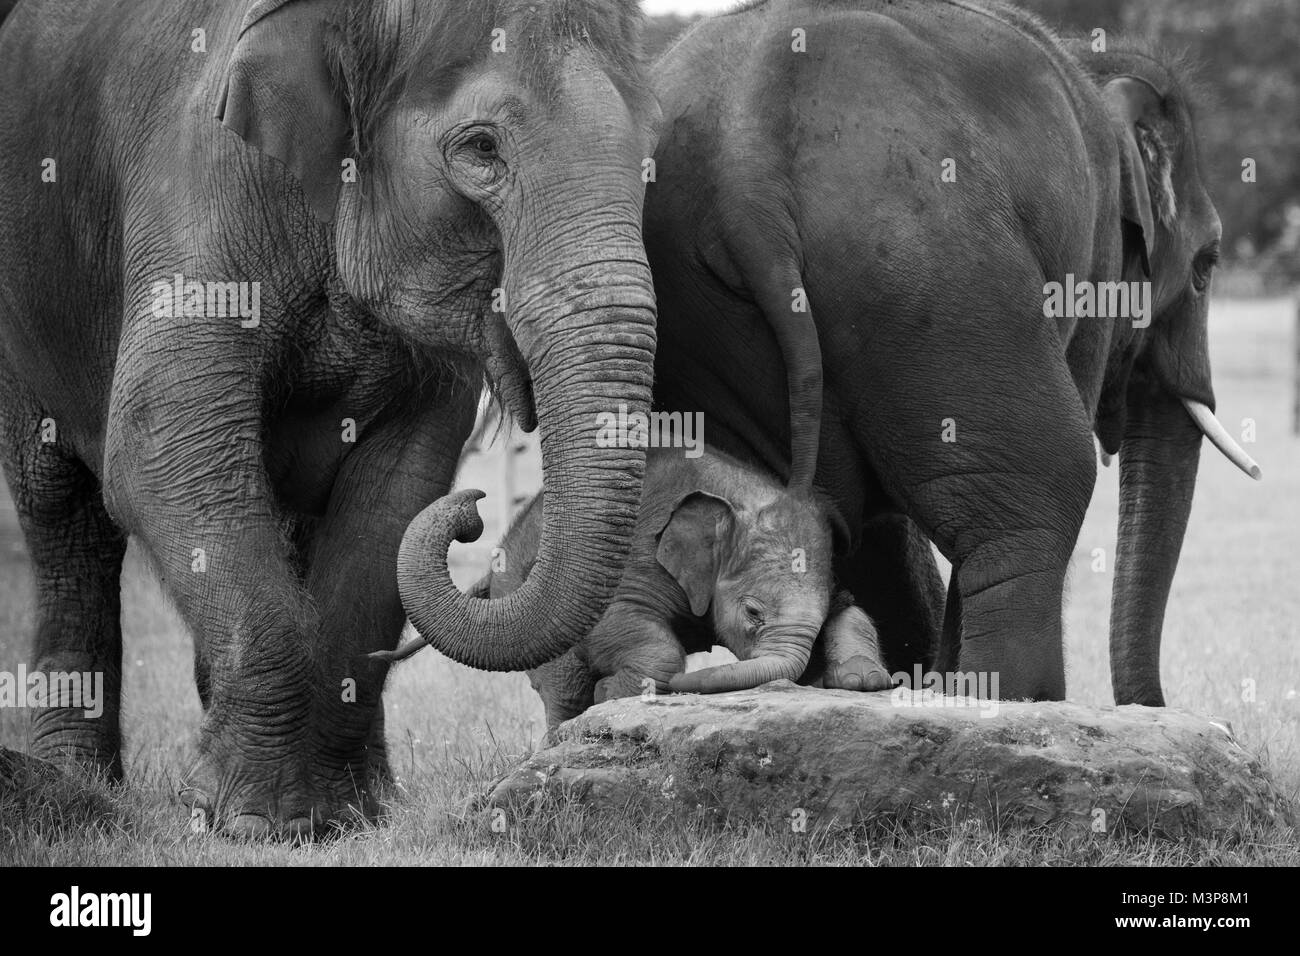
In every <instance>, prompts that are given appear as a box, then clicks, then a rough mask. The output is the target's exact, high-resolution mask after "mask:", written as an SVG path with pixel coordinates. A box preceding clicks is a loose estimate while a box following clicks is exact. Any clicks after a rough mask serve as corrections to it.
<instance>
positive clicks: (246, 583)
mask: <svg viewBox="0 0 1300 956" xmlns="http://www.w3.org/2000/svg"><path fill="white" fill-rule="evenodd" d="M128 261H130V257H129V256H128ZM171 261H172V262H175V263H176V264H175V265H173V266H172V268H171V269H166V268H162V269H159V267H158V264H157V263H152V264H151V265H150V266H149V267H147V268H145V267H141V269H142V275H141V277H139V278H135V279H129V280H128V282H127V288H128V289H135V290H140V293H141V295H142V296H143V297H144V298H145V301H144V302H143V303H136V304H134V305H133V306H132V307H131V309H129V310H128V313H127V315H126V316H125V317H124V320H123V327H122V329H123V330H122V336H121V342H120V343H119V354H118V362H117V372H116V379H115V384H114V388H113V393H112V399H111V402H110V406H109V411H108V421H107V428H106V436H105V450H104V472H103V483H104V498H105V504H106V506H107V508H108V510H109V513H110V514H112V515H113V516H114V518H115V519H116V520H117V521H118V523H119V524H120V525H121V526H123V527H124V528H126V529H127V530H129V531H130V532H131V533H132V534H134V535H136V536H137V537H138V538H139V540H140V542H141V544H142V545H143V546H144V547H145V548H146V549H147V550H148V551H149V553H150V554H151V555H152V557H153V558H154V561H155V565H156V567H157V570H158V573H159V575H160V577H161V578H162V581H163V584H164V585H165V587H166V588H167V591H168V592H169V594H170V595H171V597H172V598H173V599H174V601H175V602H176V605H177V607H178V609H179V610H180V612H181V614H182V615H183V616H184V618H185V620H186V623H187V624H188V625H189V628H190V630H191V632H192V634H193V637H194V640H195V642H196V644H197V645H198V647H197V648H196V660H197V664H198V666H197V667H196V676H197V677H198V683H199V687H200V696H201V698H202V697H205V696H206V698H207V709H206V712H205V714H204V717H203V723H202V725H201V728H200V732H199V740H198V752H197V755H196V757H195V760H194V762H193V763H192V765H191V766H190V767H189V768H188V769H187V770H186V772H185V773H184V774H183V775H182V781H181V788H180V795H181V799H182V802H184V803H185V804H187V805H188V806H190V807H191V809H192V810H193V811H194V812H195V814H196V816H200V817H201V819H202V820H203V821H204V822H205V823H209V824H211V825H213V826H216V827H219V828H221V829H222V830H224V831H226V832H228V833H230V834H231V835H234V836H241V837H264V836H269V835H273V834H284V835H286V836H295V835H299V834H302V833H304V832H307V831H310V830H311V829H312V827H313V825H314V824H315V823H317V822H321V821H324V820H326V819H329V818H330V817H331V815H332V814H333V812H334V809H335V808H334V807H333V806H332V803H331V800H330V799H329V797H328V796H327V795H325V794H322V793H321V792H320V791H319V790H317V788H316V786H315V784H314V782H313V779H312V773H311V769H310V765H311V762H312V760H313V759H314V755H313V753H312V752H311V747H310V743H311V741H310V734H309V730H310V724H311V721H312V719H313V705H314V700H313V697H314V695H315V694H316V693H317V692H318V691H319V688H317V687H315V686H314V684H313V676H314V675H313V666H314V663H313V662H314V658H315V656H316V653H317V650H318V647H319V642H318V634H319V627H320V622H319V619H318V616H317V614H316V611H315V608H314V607H313V605H312V602H311V601H310V600H309V599H308V596H307V595H306V593H305V591H304V589H303V586H302V581H301V579H300V577H299V574H298V570H297V566H296V564H295V558H294V555H293V553H292V546H291V545H290V544H289V543H288V542H287V541H286V534H285V531H286V528H285V522H284V517H283V512H282V508H281V506H280V505H279V503H278V502H277V498H276V495H275V494H274V492H273V490H272V488H271V486H270V480H269V478H268V476H267V473H266V468H265V464H264V463H265V455H264V451H265V449H264V445H263V438H264V436H265V417H264V414H263V402H264V397H265V395H264V386H265V383H264V382H262V381H261V380H260V379H259V377H258V376H257V375H253V374H250V369H255V368H258V367H260V365H261V364H264V363H261V362H260V359H259V356H260V352H259V349H261V348H262V347H263V343H264V341H265V330H258V329H252V330H249V329H244V328H241V326H240V324H239V323H238V322H230V321H228V320H222V321H220V322H216V323H212V322H208V323H203V324H200V323H198V322H196V321H194V320H181V321H168V320H160V319H158V318H156V317H155V316H154V315H153V314H152V310H151V305H150V303H149V301H148V290H149V289H150V285H151V279H150V277H151V276H152V275H153V274H154V273H155V270H158V272H159V273H160V274H169V273H173V272H174V273H179V272H185V271H188V270H186V269H185V268H184V267H183V266H182V265H181V263H184V262H185V261H186V260H185V259H184V257H177V258H176V259H174V260H171ZM283 308H284V306H283V304H281V303H277V302H276V301H274V297H273V295H272V294H271V291H270V289H269V288H268V294H267V295H266V296H264V299H263V319H264V321H266V322H269V323H273V322H275V321H278V320H279V317H280V316H281V315H282V312H283ZM336 686H337V685H336Z"/></svg>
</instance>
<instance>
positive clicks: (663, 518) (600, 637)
mask: <svg viewBox="0 0 1300 956" xmlns="http://www.w3.org/2000/svg"><path fill="white" fill-rule="evenodd" d="M543 502H544V495H538V496H537V497H536V498H534V499H533V500H532V501H531V502H530V503H529V504H528V506H527V507H526V508H525V509H524V510H523V511H522V512H521V514H520V515H519V517H518V518H517V519H516V520H515V522H514V523H513V524H512V526H511V528H510V530H509V532H508V533H507V534H506V536H505V537H504V539H503V540H502V542H501V546H500V551H499V555H498V557H497V558H496V561H498V562H500V564H499V565H497V564H495V563H494V570H493V572H492V573H491V574H489V575H488V576H487V577H486V578H484V579H483V580H482V581H481V582H480V583H479V585H478V587H477V589H476V590H477V592H478V593H480V594H484V595H489V596H491V597H493V598H497V597H499V596H501V595H505V594H510V593H513V592H515V591H517V590H518V589H519V588H521V587H523V586H524V584H525V583H526V582H527V580H528V578H529V576H530V575H531V574H533V573H535V568H536V558H537V546H538V540H539V537H540V533H541V528H542V522H541V514H542V508H543V507H544V504H543ZM831 555H832V532H831V524H830V521H829V518H828V515H827V513H826V510H825V508H824V506H823V504H822V503H821V502H820V501H819V500H818V499H817V497H816V496H815V495H813V494H811V493H808V492H806V491H802V492H801V491H795V490H791V489H789V488H786V487H783V486H782V485H781V484H779V483H778V482H777V481H776V479H775V478H774V477H772V476H770V475H768V474H765V473H763V472H761V471H759V470H758V469H755V468H753V467H750V466H746V465H744V464H742V463H741V462H739V461H737V460H736V459H734V458H732V457H730V456H728V455H725V454H722V453H719V452H710V453H709V454H707V455H705V456H703V457H701V458H687V457H685V456H684V455H683V454H682V452H681V451H680V450H677V449H670V448H654V449H651V450H649V451H648V453H647V457H646V476H645V484H644V498H643V502H642V506H641V510H640V512H639V514H638V516H637V519H636V526H635V529H634V531H633V546H632V553H631V557H630V558H629V560H628V563H627V567H626V568H625V570H624V573H623V578H622V580H621V582H620V583H619V586H618V589H617V590H616V591H615V595H614V599H613V601H612V602H611V603H610V605H609V607H608V608H607V609H606V611H605V613H604V614H603V615H602V616H601V618H600V620H599V621H598V622H597V623H596V625H595V627H593V628H592V629H591V630H590V631H589V632H588V633H586V634H585V635H583V636H582V637H581V639H580V640H579V641H578V642H577V643H576V644H575V646H574V647H573V648H572V649H571V650H569V651H568V652H566V654H565V655H563V656H562V657H561V658H560V659H559V660H557V661H554V662H549V663H547V664H544V665H543V666H542V667H540V668H536V669H534V670H533V671H531V672H530V678H531V679H532V681H533V684H534V686H535V687H536V688H537V689H538V692H539V693H540V694H541V696H542V700H543V703H544V704H545V706H546V712H547V721H548V723H549V724H550V726H552V727H554V726H556V725H557V724H558V723H560V722H561V721H562V720H567V719H568V718H569V717H572V716H575V715H576V714H578V713H581V712H582V711H583V710H585V709H586V708H587V707H588V706H590V705H591V704H592V703H593V702H594V703H599V702H601V701H603V700H609V699H612V698H618V697H631V696H636V695H640V694H645V693H652V694H662V693H668V692H670V691H677V692H694V693H720V692H724V691H731V690H742V689H747V688H751V687H757V686H758V685H760V684H764V683H767V682H769V681H773V680H782V679H784V680H791V681H794V680H799V679H801V678H802V677H804V676H805V674H806V673H807V671H808V668H809V661H810V657H811V655H812V652H813V648H814V643H815V642H816V641H817V640H818V638H819V636H823V638H824V641H825V643H826V644H827V645H828V646H827V647H826V648H825V649H824V650H823V651H822V654H821V655H820V657H821V662H820V668H819V670H818V673H817V675H816V681H817V683H818V684H819V685H824V684H827V683H829V684H831V685H833V686H853V687H856V688H857V689H860V690H881V689H884V688H886V687H888V686H889V675H888V674H887V673H886V672H885V669H884V665H883V663H882V662H881V661H880V655H879V649H878V647H877V646H876V632H875V629H874V627H873V625H872V623H871V620H870V618H869V617H867V615H866V614H865V613H863V612H862V611H861V610H860V609H858V608H852V607H848V606H844V604H843V603H842V602H837V606H835V607H834V612H835V613H834V614H832V613H831V612H832V590H833V575H832V565H831ZM828 618H829V620H828ZM714 645H723V646H725V647H727V648H728V649H729V650H730V651H731V652H732V653H733V654H735V656H736V657H737V658H738V660H737V661H736V662H733V663H728V664H722V665H719V666H716V667H711V668H706V669H702V670H696V671H690V672H686V671H685V666H686V655H687V654H690V653H695V652H698V651H707V650H710V649H711V648H712V647H713V646H714ZM423 646H424V645H423V643H421V642H413V643H411V644H410V645H408V646H407V647H405V648H401V649H399V650H397V651H395V652H392V653H382V652H381V653H380V654H379V655H377V656H380V657H382V658H383V659H384V660H389V661H393V660H402V659H405V658H406V657H409V656H410V655H412V654H414V653H416V652H417V651H419V650H420V649H422V648H423ZM809 679H810V680H812V679H813V676H812V675H809Z"/></svg>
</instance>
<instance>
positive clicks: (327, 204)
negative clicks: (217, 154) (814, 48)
mask: <svg viewBox="0 0 1300 956" xmlns="http://www.w3.org/2000/svg"><path fill="white" fill-rule="evenodd" d="M338 7H339V0H257V2H256V3H253V4H252V6H250V7H249V10H248V13H247V15H246V16H245V17H244V22H243V25H242V26H241V27H240V30H239V39H238V41H237V42H236V44H235V51H234V53H233V54H232V55H231V58H230V63H229V64H228V65H227V67H226V82H225V88H224V90H223V91H222V94H221V104H220V105H219V106H218V107H217V114H216V115H217V119H219V120H220V121H221V122H222V124H223V125H224V126H226V128H228V129H231V130H234V132H235V133H237V134H238V135H239V136H240V138H242V139H243V140H244V141H245V142H247V143H248V144H249V145H251V146H255V147H257V149H259V150H260V151H261V152H262V153H264V154H265V155H267V156H270V157H272V158H274V159H276V160H278V161H279V162H281V163H283V164H284V165H285V166H286V167H287V168H288V170H289V171H290V172H291V173H293V175H294V177H295V178H296V179H297V180H298V182H299V183H300V184H301V185H302V189H303V192H304V193H305V194H306V196H307V202H308V204H309V205H310V206H311V210H312V212H313V213H314V214H315V215H316V217H317V218H318V219H320V220H321V221H322V222H332V221H333V219H334V207H335V204H336V203H337V202H338V196H339V189H340V188H341V186H342V174H341V166H342V163H343V159H344V157H345V156H346V155H347V147H348V138H349V126H348V118H347V110H346V108H345V106H344V102H343V98H342V96H341V95H340V94H339V93H338V91H337V90H336V88H335V84H334V81H333V78H332V76H331V73H330V69H329V65H328V62H327V61H326V57H325V36H326V29H327V24H328V23H329V22H330V15H331V14H332V13H334V12H335V11H336V10H337V9H338Z"/></svg>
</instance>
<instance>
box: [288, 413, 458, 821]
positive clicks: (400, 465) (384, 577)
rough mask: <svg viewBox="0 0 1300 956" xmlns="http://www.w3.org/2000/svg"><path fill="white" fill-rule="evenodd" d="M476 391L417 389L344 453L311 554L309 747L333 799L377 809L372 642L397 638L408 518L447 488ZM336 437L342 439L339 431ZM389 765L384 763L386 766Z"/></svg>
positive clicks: (377, 713) (379, 668)
mask: <svg viewBox="0 0 1300 956" xmlns="http://www.w3.org/2000/svg"><path fill="white" fill-rule="evenodd" d="M474 399H475V396H474V395H473V393H472V392H471V391H470V390H468V389H460V390H457V391H456V392H455V394H453V395H452V396H450V397H449V398H447V399H446V400H445V401H441V402H425V403H422V402H420V401H419V400H418V396H416V395H412V396H411V397H410V403H411V405H412V406H413V407H415V408H417V409H420V411H418V412H417V413H413V414H409V415H402V416H399V417H397V418H395V419H392V420H389V421H388V422H386V423H385V424H383V425H380V426H378V427H376V428H374V429H372V430H370V431H368V432H363V433H362V435H361V438H360V441H359V443H358V444H357V447H356V448H355V449H354V450H353V451H352V452H350V453H349V455H348V457H347V458H346V459H344V461H343V463H342V465H341V467H340V469H339V473H338V476H337V478H336V479H335V482H334V491H333V493H332V494H331V497H330V500H329V505H328V508H327V511H326V515H325V517H324V518H323V519H321V520H320V521H319V522H318V523H317V524H316V527H315V528H314V530H313V532H312V534H311V537H310V539H309V541H308V542H307V543H306V547H307V553H306V554H305V555H304V563H305V567H306V586H307V591H308V593H309V594H310V596H311V600H312V604H313V605H314V607H315V608H316V609H317V613H318V615H319V622H318V624H317V636H316V644H317V647H318V648H319V651H318V652H317V653H316V654H315V655H313V659H312V665H313V670H314V674H313V678H312V686H313V687H315V688H319V691H320V692H319V693H317V694H316V695H315V696H314V698H313V719H312V721H311V728H312V733H311V752H312V753H313V754H316V755H317V758H318V759H316V760H315V761H314V762H313V770H314V772H315V783H316V786H317V788H318V789H319V790H321V791H323V792H325V793H329V794H332V795H333V796H334V802H335V803H336V805H351V806H355V807H357V808H358V809H360V810H361V811H362V812H363V813H369V812H371V811H372V810H373V801H372V798H371V794H370V792H369V790H368V787H367V785H366V783H365V781H366V780H367V779H368V778H369V777H370V776H371V774H372V772H373V771H374V770H375V766H374V763H375V760H376V759H379V760H381V761H382V759H383V758H382V752H381V753H380V754H376V753H375V752H374V751H373V750H372V749H371V746H370V745H371V742H372V741H373V740H374V734H375V733H376V727H375V723H376V720H380V721H381V727H380V728H379V731H378V732H380V733H382V708H383V704H382V700H381V695H382V692H383V683H384V678H385V677H386V675H387V673H388V665H386V664H382V663H380V662H377V661H371V660H369V659H368V658H367V656H366V655H368V654H369V653H371V652H372V651H378V650H392V649H393V648H394V647H396V646H397V643H398V641H399V639H400V638H401V634H402V627H403V625H404V624H405V621H406V613H405V611H404V610H403V608H402V602H401V598H400V596H399V595H398V592H397V554H398V551H399V549H400V547H401V542H402V535H403V533H404V532H405V531H406V527H407V525H409V524H410V523H411V520H412V519H413V518H414V517H415V516H416V515H417V514H419V513H420V511H421V510H422V509H423V508H424V507H425V506H426V505H428V504H429V502H431V501H434V500H436V499H437V498H440V497H441V496H443V495H445V494H446V493H447V490H448V489H449V488H450V486H451V482H452V478H453V477H454V472H455V468H456V464H457V462H458V457H459V453H460V449H461V446H462V445H464V443H465V440H466V439H467V438H468V436H469V433H470V431H471V430H472V429H473V425H474V410H475V400H474ZM334 440H337V438H336V436H335V438H334ZM384 772H385V773H386V772H387V771H386V770H385V771H384Z"/></svg>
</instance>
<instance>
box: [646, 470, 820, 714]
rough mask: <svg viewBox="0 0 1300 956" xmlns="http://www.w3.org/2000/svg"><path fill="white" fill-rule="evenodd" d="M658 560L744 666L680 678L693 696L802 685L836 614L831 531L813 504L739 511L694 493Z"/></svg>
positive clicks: (680, 509) (767, 503)
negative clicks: (794, 682)
mask: <svg viewBox="0 0 1300 956" xmlns="http://www.w3.org/2000/svg"><path fill="white" fill-rule="evenodd" d="M655 554H656V557H657V559H658V561H659V563H660V564H661V565H662V566H663V567H664V568H665V569H666V570H667V571H668V573H669V574H671V575H672V576H673V578H674V579H675V580H676V581H677V583H678V584H679V585H681V588H682V591H683V592H684V593H685V594H686V598H687V600H688V601H689V602H690V608H691V612H692V613H693V614H695V615H697V616H700V617H703V616H704V615H706V614H707V615H708V616H709V618H710V620H711V622H712V624H713V628H714V632H715V634H716V635H717V637H718V639H719V640H720V641H721V642H722V643H723V644H724V645H726V647H727V648H729V649H730V650H731V652H732V653H734V654H735V655H736V657H738V658H739V661H737V662H735V663H732V664H723V665H721V666H719V667H711V668H708V669H706V670H700V671H692V672H690V673H686V674H678V675H676V676H675V677H673V679H672V682H671V686H672V689H673V690H675V691H680V692H684V693H706V694H712V693H720V692H723V691H729V690H742V689H745V688H749V687H757V686H758V685H759V684H765V683H767V682H768V681H773V680H780V679H782V678H785V679H787V680H797V679H798V678H799V677H800V675H802V674H803V672H804V669H805V668H806V667H807V665H808V658H809V655H810V654H811V652H812V647H813V643H814V642H815V641H816V640H817V635H818V633H819V632H820V631H821V628H822V625H823V623H825V621H826V615H827V612H828V611H829V609H830V560H831V531H830V526H829V524H828V523H827V521H826V517H825V511H824V509H823V508H821V507H820V506H818V505H817V504H815V503H814V502H813V501H812V500H811V499H809V498H806V497H797V496H794V495H789V494H785V493H783V494H780V495H776V496H774V497H773V498H768V499H767V500H762V501H756V502H748V501H747V503H746V504H745V505H744V506H742V507H737V506H736V505H733V504H732V503H731V502H730V501H728V500H727V499H726V498H723V497H720V496H718V495H714V494H709V493H707V492H704V491H692V492H690V493H689V494H687V495H685V496H683V497H682V498H681V499H680V500H679V501H678V502H677V504H676V506H675V507H674V508H673V510H672V512H671V515H670V516H669V519H668V522H667V524H666V525H665V526H664V528H663V530H662V531H661V532H660V533H659V536H658V546H657V549H656V552H655Z"/></svg>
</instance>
